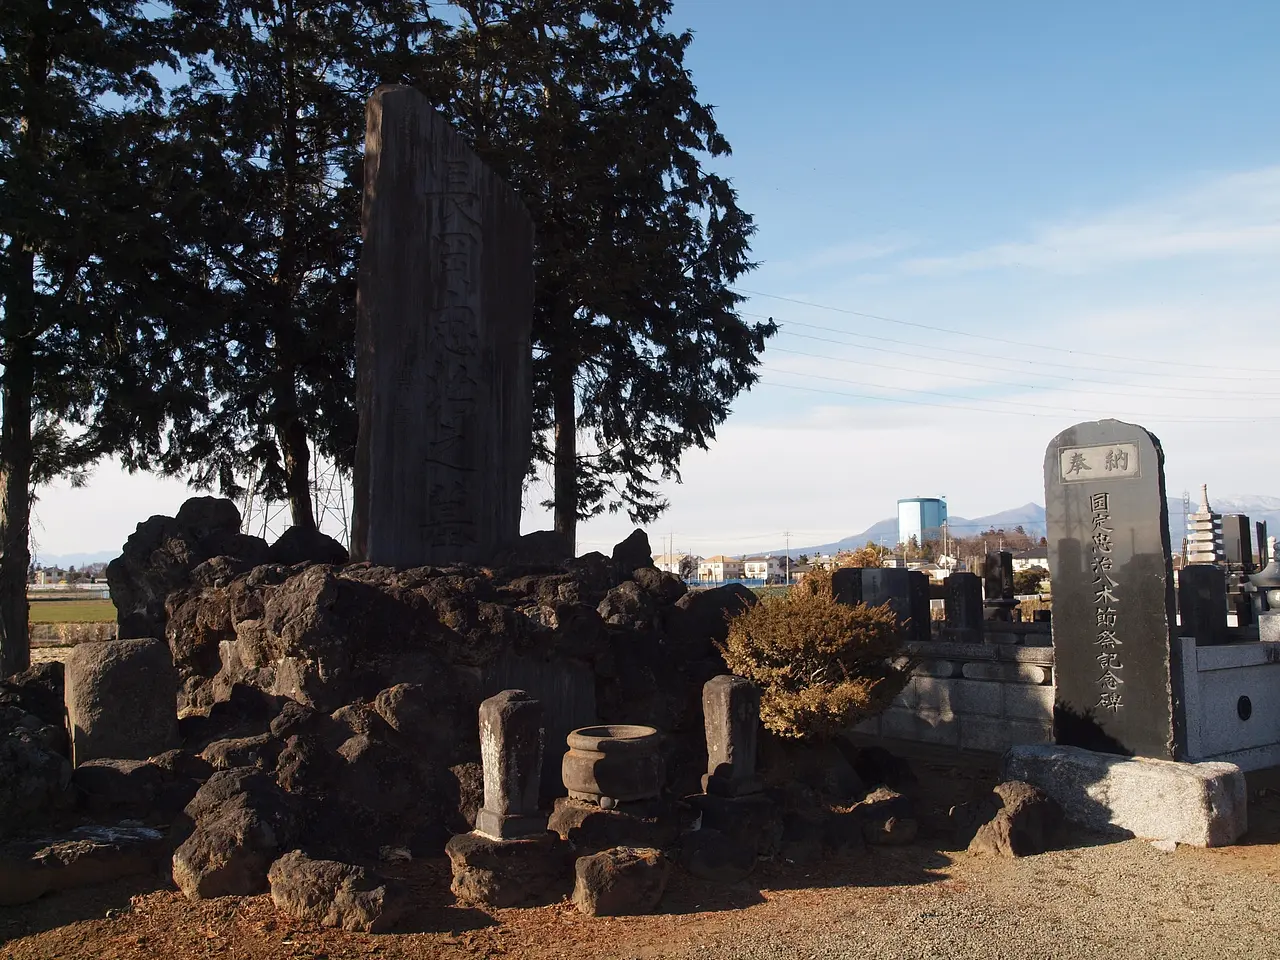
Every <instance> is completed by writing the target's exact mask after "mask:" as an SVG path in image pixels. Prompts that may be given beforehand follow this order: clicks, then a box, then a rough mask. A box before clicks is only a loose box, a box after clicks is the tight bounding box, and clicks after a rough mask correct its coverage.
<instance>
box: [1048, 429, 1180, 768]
mask: <svg viewBox="0 0 1280 960" xmlns="http://www.w3.org/2000/svg"><path fill="white" fill-rule="evenodd" d="M1044 477H1045V519H1046V524H1047V526H1048V541H1049V569H1050V571H1051V575H1052V578H1053V599H1054V604H1053V609H1054V615H1053V647H1054V673H1055V681H1056V691H1055V697H1056V703H1055V705H1054V737H1055V739H1056V741H1057V742H1058V743H1059V744H1067V745H1071V746H1078V747H1085V748H1087V749H1091V750H1101V751H1104V752H1108V753H1121V754H1129V755H1137V756H1144V757H1158V758H1162V759H1174V758H1175V756H1176V755H1177V752H1178V748H1179V740H1180V730H1181V722H1180V719H1179V718H1178V717H1177V715H1176V712H1175V706H1174V699H1173V684H1172V677H1173V676H1174V675H1175V671H1174V670H1173V667H1174V664H1173V663H1172V658H1173V653H1172V650H1173V645H1172V638H1171V631H1172V629H1173V626H1174V624H1175V622H1176V621H1175V614H1174V603H1173V571H1172V568H1171V563H1170V555H1169V526H1168V519H1169V517H1168V506H1167V504H1166V501H1165V483H1164V453H1163V451H1162V450H1161V448H1160V443H1159V441H1158V440H1156V438H1155V437H1154V436H1153V435H1152V434H1150V433H1148V432H1147V431H1146V430H1145V429H1143V428H1142V427H1140V426H1136V425H1134V424H1129V423H1122V422H1121V421H1119V420H1101V421H1097V422H1092V423H1081V424H1077V425H1076V426H1074V427H1071V428H1069V429H1067V430H1064V431H1063V432H1062V433H1060V434H1058V436H1056V437H1054V439H1053V441H1052V442H1051V443H1050V444H1049V447H1048V450H1047V451H1046V453H1045V461H1044Z"/></svg>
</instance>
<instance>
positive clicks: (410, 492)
mask: <svg viewBox="0 0 1280 960" xmlns="http://www.w3.org/2000/svg"><path fill="white" fill-rule="evenodd" d="M366 123H367V129H366V135H365V160H364V210H363V216H362V222H361V232H362V236H363V238H364V246H363V249H362V251H361V255H360V278H359V293H358V296H357V301H356V302H357V344H358V357H357V368H356V374H357V393H356V401H357V407H358V410H359V416H360V433H359V441H358V445H357V448H356V462H355V477H354V492H355V504H354V516H353V520H352V536H351V554H352V560H369V561H372V562H374V563H378V564H385V565H388V566H397V567H412V566H423V565H427V564H446V563H476V562H485V561H487V560H489V559H490V558H491V557H492V555H493V554H494V552H495V551H496V550H498V549H500V548H501V547H502V546H503V545H505V544H507V543H510V542H513V541H514V540H515V539H516V538H517V537H518V536H519V532H520V496H521V482H522V480H523V479H524V475H525V473H526V471H527V468H528V465H529V456H530V450H531V442H532V423H533V421H532V405H531V404H532V399H531V386H532V363H533V361H532V353H531V349H530V331H531V325H532V320H533V222H532V220H531V219H530V217H529V213H528V211H527V210H526V209H525V208H524V206H523V205H522V204H521V202H520V199H519V198H518V197H517V196H516V194H515V192H514V191H513V190H512V189H511V188H510V187H509V186H508V185H507V184H506V183H504V182H503V181H502V180H501V179H499V178H498V177H497V176H496V175H495V174H494V173H493V172H492V171H491V170H489V169H488V168H487V167H486V166H485V165H484V164H483V163H481V162H480V160H479V158H478V157H477V156H476V155H475V154H474V153H473V152H472V151H471V149H470V148H469V147H468V146H467V145H466V143H465V142H464V141H463V139H462V138H461V137H460V136H459V135H458V134H457V133H456V132H454V130H453V128H452V127H451V126H450V125H449V123H448V122H447V121H446V120H445V119H444V117H442V116H440V115H439V114H438V113H436V112H435V111H434V110H432V109H431V105H430V103H428V101H427V99H426V98H425V97H424V96H422V95H421V94H420V93H418V92H417V91H415V90H412V89H410V88H408V87H401V86H384V87H379V88H378V89H377V90H375V91H374V93H373V96H372V97H370V98H369V103H368V107H367V109H366Z"/></svg>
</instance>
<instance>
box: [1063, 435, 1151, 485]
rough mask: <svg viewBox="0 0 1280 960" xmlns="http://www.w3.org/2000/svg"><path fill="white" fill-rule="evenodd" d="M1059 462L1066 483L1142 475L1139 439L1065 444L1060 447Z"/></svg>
mask: <svg viewBox="0 0 1280 960" xmlns="http://www.w3.org/2000/svg"><path fill="white" fill-rule="evenodd" d="M1058 463H1059V469H1060V477H1061V480H1062V482H1063V483H1080V482H1084V481H1091V480H1127V479H1129V478H1130V477H1140V476H1142V470H1141V469H1140V466H1139V461H1138V445H1137V444H1136V443H1108V444H1102V445H1099V446H1091V447H1062V448H1061V449H1060V450H1059V451H1058Z"/></svg>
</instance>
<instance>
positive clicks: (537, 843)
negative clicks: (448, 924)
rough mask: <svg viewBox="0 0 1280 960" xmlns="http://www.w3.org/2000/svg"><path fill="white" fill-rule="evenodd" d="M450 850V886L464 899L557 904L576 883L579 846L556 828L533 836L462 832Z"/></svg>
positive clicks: (496, 903)
mask: <svg viewBox="0 0 1280 960" xmlns="http://www.w3.org/2000/svg"><path fill="white" fill-rule="evenodd" d="M444 851H445V853H446V854H448V855H449V864H450V866H451V867H452V869H453V882H452V883H451V884H450V885H449V889H450V891H452V893H453V895H454V896H455V897H457V898H458V899H459V900H460V901H462V902H463V903H468V904H474V905H477V906H484V907H495V908H496V907H532V906H540V905H543V904H548V903H555V902H556V901H557V900H559V899H560V898H561V897H563V896H566V895H567V894H568V893H569V891H570V890H571V888H572V887H573V862H574V856H573V849H572V848H571V847H570V846H569V844H568V843H566V842H565V841H563V840H561V839H560V838H559V837H557V836H556V835H555V834H554V833H550V832H544V833H542V834H541V835H540V836H538V837H536V838H531V839H527V840H494V839H492V838H490V837H485V836H481V835H480V834H478V833H475V832H472V833H460V834H458V835H456V836H455V837H453V838H452V839H451V840H450V841H449V842H448V843H447V844H445V848H444Z"/></svg>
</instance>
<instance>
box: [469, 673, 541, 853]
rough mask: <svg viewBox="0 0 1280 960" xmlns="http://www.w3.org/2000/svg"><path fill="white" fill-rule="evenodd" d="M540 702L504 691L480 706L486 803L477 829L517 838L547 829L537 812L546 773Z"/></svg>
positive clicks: (519, 692) (502, 837)
mask: <svg viewBox="0 0 1280 960" xmlns="http://www.w3.org/2000/svg"><path fill="white" fill-rule="evenodd" d="M542 746H543V728H542V704H541V703H539V702H538V701H537V700H534V699H533V698H532V697H531V696H529V694H527V693H525V692H524V691H523V690H504V691H502V693H499V694H497V695H496V696H492V697H490V698H489V699H488V700H486V701H484V703H482V704H480V759H481V762H482V763H483V765H484V806H483V807H481V808H480V810H479V812H478V813H477V814H476V833H479V834H481V835H483V836H486V837H489V838H490V839H493V840H517V839H520V838H522V837H532V836H537V835H539V834H542V833H545V832H546V829H547V818H546V817H544V816H541V815H540V814H539V813H538V786H539V782H540V780H541V773H542Z"/></svg>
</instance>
